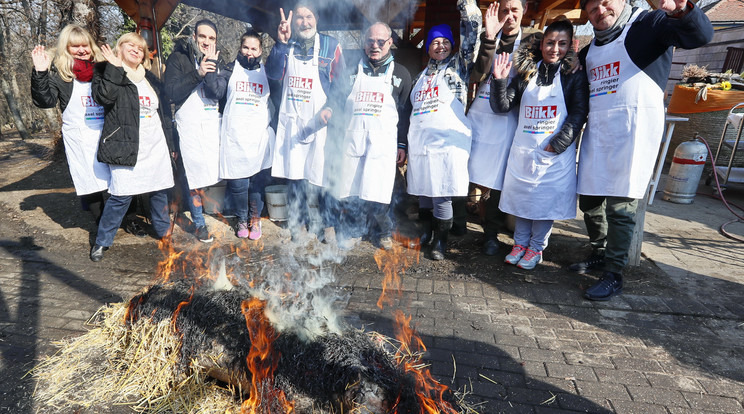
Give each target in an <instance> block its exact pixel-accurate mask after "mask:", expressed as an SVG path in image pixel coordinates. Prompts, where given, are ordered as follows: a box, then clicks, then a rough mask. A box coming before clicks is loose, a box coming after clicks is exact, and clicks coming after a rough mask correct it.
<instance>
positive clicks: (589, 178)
mask: <svg viewBox="0 0 744 414" xmlns="http://www.w3.org/2000/svg"><path fill="white" fill-rule="evenodd" d="M581 6H582V8H583V9H585V10H586V11H587V13H588V15H589V21H590V22H591V23H592V26H593V28H594V34H595V38H594V40H593V41H592V43H591V44H589V46H587V47H586V48H584V49H583V50H582V52H581V57H582V64H583V66H584V67H585V68H586V73H587V77H588V79H589V108H590V110H589V118H588V120H587V124H586V130H585V132H584V136H583V138H582V141H581V150H580V152H579V154H580V155H579V169H578V186H577V191H578V193H579V208H580V209H581V211H582V212H584V222H585V224H586V226H587V231H588V233H589V240H590V243H591V245H592V254H591V255H590V256H589V257H588V258H587V259H586V260H584V261H582V262H579V263H574V264H572V265H571V266H570V267H569V268H570V269H571V270H575V271H578V272H580V273H583V272H586V271H587V270H590V269H594V268H602V269H603V270H604V272H603V274H602V277H601V279H600V280H599V281H598V282H597V283H596V284H595V285H593V286H591V287H590V288H589V289H587V290H586V291H585V292H584V296H585V297H586V298H587V299H590V300H608V299H610V298H612V297H613V296H615V295H617V294H619V293H621V292H622V288H623V283H622V271H623V268H624V267H625V265H626V264H627V262H628V252H629V249H630V244H631V240H632V238H633V232H634V231H635V215H636V209H637V207H638V203H639V199H642V198H643V197H644V195H645V193H646V190H647V187H648V183H649V180H650V178H651V174H652V171H653V167H654V163H655V161H656V158H657V155H658V152H659V145H660V143H661V137H662V133H663V129H664V102H663V96H664V92H663V90H664V88H665V87H666V83H667V77H668V76H669V70H670V68H671V60H672V54H673V47H675V46H676V47H682V48H685V49H693V48H696V47H699V46H702V45H704V44H706V43H708V42H709V41H710V40H711V39H712V36H713V29H712V25H711V24H710V21H709V20H708V18H707V17H706V16H705V14H704V13H702V11H701V10H700V9H699V8H698V7H696V6H694V5H693V4H692V3H691V2H687V1H686V0H664V1H662V2H661V3H659V10H655V11H645V10H640V9H633V8H632V7H631V6H630V5H629V4H626V3H625V2H624V1H622V0H610V1H600V0H590V1H587V0H581Z"/></svg>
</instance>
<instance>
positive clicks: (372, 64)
mask: <svg viewBox="0 0 744 414" xmlns="http://www.w3.org/2000/svg"><path fill="white" fill-rule="evenodd" d="M364 56H365V59H364V60H365V61H366V64H367V66H369V68H370V69H372V74H373V75H377V72H379V71H380V69H381V68H386V70H387V66H388V65H390V62H392V61H393V54H392V53H390V51H388V52H387V55H385V56H383V57H382V58H380V59H378V60H372V59H370V58H369V57H367V55H364Z"/></svg>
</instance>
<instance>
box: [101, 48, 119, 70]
mask: <svg viewBox="0 0 744 414" xmlns="http://www.w3.org/2000/svg"><path fill="white" fill-rule="evenodd" d="M101 54H102V55H103V58H104V59H106V61H107V62H108V63H110V64H112V65H114V66H118V67H121V58H120V57H119V56H118V55H116V54H115V53H114V51H113V50H111V46H109V45H103V46H101Z"/></svg>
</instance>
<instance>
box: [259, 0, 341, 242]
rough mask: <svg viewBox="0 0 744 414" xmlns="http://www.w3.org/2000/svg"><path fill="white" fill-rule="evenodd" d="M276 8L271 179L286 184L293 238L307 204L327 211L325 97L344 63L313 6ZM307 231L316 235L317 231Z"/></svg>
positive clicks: (270, 63)
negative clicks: (278, 89) (278, 86)
mask: <svg viewBox="0 0 744 414" xmlns="http://www.w3.org/2000/svg"><path fill="white" fill-rule="evenodd" d="M279 10H280V14H281V21H280V23H279V29H278V36H277V42H276V44H275V45H274V47H273V48H272V49H271V53H270V54H269V58H268V59H267V61H266V74H267V76H268V77H269V79H274V80H280V81H282V101H281V106H280V110H279V123H278V125H277V130H276V145H275V146H274V160H273V163H272V175H273V176H275V177H282V178H287V179H288V180H289V182H288V187H289V188H288V199H289V200H288V201H289V202H290V205H291V206H292V209H291V211H290V217H289V220H290V223H289V226H290V232H291V233H292V236H293V237H292V238H293V239H296V236H297V234H298V233H297V232H298V230H299V229H300V227H302V225H305V224H307V225H310V224H311V221H310V220H308V211H309V210H308V202H313V201H314V200H315V199H316V198H317V197H320V200H318V203H319V204H320V208H321V210H326V208H325V205H326V203H325V202H324V198H325V194H324V192H323V191H321V189H322V186H323V185H324V184H325V180H326V177H325V176H324V162H325V145H326V135H327V130H328V128H327V124H328V121H329V120H330V119H331V116H332V115H333V112H334V109H333V108H332V107H331V105H330V103H331V102H332V101H331V100H329V99H328V97H329V96H337V95H338V92H337V90H336V89H337V88H338V87H339V85H338V79H339V77H340V76H341V74H342V73H343V71H344V60H343V57H342V55H341V45H340V44H339V43H338V40H336V39H334V38H333V37H330V36H328V35H325V34H320V33H318V31H317V16H318V15H317V13H316V9H315V7H314V6H313V5H312V4H310V3H307V2H304V1H300V2H299V3H298V4H297V5H296V6H295V8H294V10H292V11H290V12H289V15H287V16H285V14H284V10H283V9H279ZM324 212H325V211H324ZM322 227H325V225H323V226H322ZM308 230H311V229H309V228H308ZM312 231H314V232H317V233H318V234H320V232H321V231H322V228H315V229H312Z"/></svg>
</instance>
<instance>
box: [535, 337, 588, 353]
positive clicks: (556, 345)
mask: <svg viewBox="0 0 744 414" xmlns="http://www.w3.org/2000/svg"><path fill="white" fill-rule="evenodd" d="M537 345H538V347H539V348H540V349H546V350H560V351H564V352H565V351H569V352H582V351H583V349H582V347H581V345H580V344H579V342H578V341H574V340H560V339H553V338H537Z"/></svg>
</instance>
